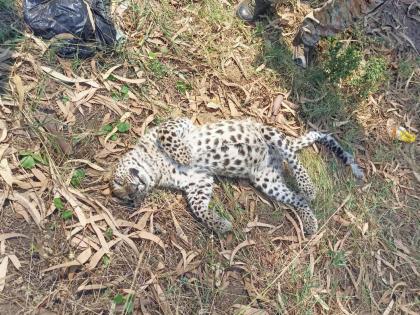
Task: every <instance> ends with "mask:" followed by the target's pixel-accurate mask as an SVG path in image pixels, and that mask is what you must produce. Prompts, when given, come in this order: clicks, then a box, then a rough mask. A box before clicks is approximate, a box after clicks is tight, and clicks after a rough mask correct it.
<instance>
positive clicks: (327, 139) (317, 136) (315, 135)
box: [289, 131, 365, 179]
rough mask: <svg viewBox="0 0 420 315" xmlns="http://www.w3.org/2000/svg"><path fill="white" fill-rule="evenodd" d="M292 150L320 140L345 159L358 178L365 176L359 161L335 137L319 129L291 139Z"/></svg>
mask: <svg viewBox="0 0 420 315" xmlns="http://www.w3.org/2000/svg"><path fill="white" fill-rule="evenodd" d="M289 140H290V143H291V146H292V150H293V151H294V152H296V151H299V150H301V149H302V148H304V147H307V146H310V145H311V144H313V143H315V142H318V143H320V144H322V145H324V146H325V147H327V148H328V149H329V150H330V151H332V152H334V154H335V155H336V156H337V157H338V158H339V159H340V160H341V161H343V163H344V164H346V165H350V167H351V170H352V172H353V174H354V176H356V177H357V178H360V179H361V178H364V176H365V175H364V173H363V170H362V169H361V168H360V166H359V165H358V164H357V162H356V161H355V160H354V157H353V155H352V154H350V153H349V152H347V151H345V150H344V149H343V148H342V146H341V145H340V144H339V143H338V142H337V140H335V139H334V137H332V136H331V135H329V134H324V133H321V132H317V131H310V132H308V133H307V134H306V135H303V136H302V137H300V138H297V139H289Z"/></svg>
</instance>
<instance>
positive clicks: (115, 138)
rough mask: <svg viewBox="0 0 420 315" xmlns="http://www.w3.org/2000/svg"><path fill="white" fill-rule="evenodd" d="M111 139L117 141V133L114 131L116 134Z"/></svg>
mask: <svg viewBox="0 0 420 315" xmlns="http://www.w3.org/2000/svg"><path fill="white" fill-rule="evenodd" d="M109 139H111V140H112V141H115V140H117V135H116V134H115V133H114V134H113V135H112V136H111V138H109Z"/></svg>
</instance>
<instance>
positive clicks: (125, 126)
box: [117, 122, 130, 132]
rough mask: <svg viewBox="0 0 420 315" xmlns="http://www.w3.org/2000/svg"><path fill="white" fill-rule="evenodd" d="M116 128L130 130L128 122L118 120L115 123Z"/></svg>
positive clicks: (122, 130)
mask: <svg viewBox="0 0 420 315" xmlns="http://www.w3.org/2000/svg"><path fill="white" fill-rule="evenodd" d="M117 129H118V131H119V132H127V131H128V130H130V124H129V123H128V122H120V123H118V124H117Z"/></svg>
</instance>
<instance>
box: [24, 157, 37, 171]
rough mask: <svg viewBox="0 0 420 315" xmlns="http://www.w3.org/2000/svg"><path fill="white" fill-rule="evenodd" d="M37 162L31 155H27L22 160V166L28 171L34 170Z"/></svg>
mask: <svg viewBox="0 0 420 315" xmlns="http://www.w3.org/2000/svg"><path fill="white" fill-rule="evenodd" d="M35 164H36V162H35V160H34V158H33V157H32V156H31V155H26V156H24V157H23V158H22V159H21V160H20V165H21V166H22V167H23V168H26V169H32V168H34V167H35Z"/></svg>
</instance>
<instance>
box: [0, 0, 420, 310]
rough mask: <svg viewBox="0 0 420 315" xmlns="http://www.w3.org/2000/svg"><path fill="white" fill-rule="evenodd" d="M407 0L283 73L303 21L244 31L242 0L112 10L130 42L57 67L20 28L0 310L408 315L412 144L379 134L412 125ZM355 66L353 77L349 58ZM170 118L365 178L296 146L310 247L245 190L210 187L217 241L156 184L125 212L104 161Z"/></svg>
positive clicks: (413, 256) (1, 228)
mask: <svg viewBox="0 0 420 315" xmlns="http://www.w3.org/2000/svg"><path fill="white" fill-rule="evenodd" d="M411 3H412V2H410V1H389V3H387V4H386V6H383V8H381V9H380V10H379V11H377V12H375V13H374V14H373V15H370V16H368V17H366V19H365V20H364V21H361V23H360V24H358V25H357V26H356V27H355V28H353V30H351V31H349V32H347V33H344V34H341V35H339V36H338V37H337V41H336V42H335V44H334V43H332V42H330V41H327V40H323V41H322V42H321V43H320V47H319V50H318V54H317V55H318V58H317V61H316V63H315V65H314V66H313V67H311V68H310V69H307V70H302V69H299V68H297V67H296V66H295V65H294V64H293V62H292V60H291V52H290V47H291V46H290V41H291V39H292V38H293V35H294V31H295V30H296V28H297V25H298V23H299V22H300V21H301V20H302V18H303V16H304V15H305V13H307V12H308V10H309V7H308V5H307V4H304V3H299V2H296V1H285V2H284V3H283V4H281V5H279V7H278V8H277V9H278V10H277V11H278V15H276V14H273V15H272V16H269V17H267V18H265V19H264V20H263V21H261V22H259V23H257V24H256V25H251V26H249V25H245V24H244V23H242V22H241V21H239V20H238V19H237V18H236V17H235V16H234V10H235V6H236V4H237V3H236V2H234V3H233V2H230V1H217V0H206V1H183V0H180V1H177V0H171V1H160V2H154V1H145V2H140V1H137V0H134V1H131V2H128V8H127V9H126V10H125V11H124V13H123V14H122V15H121V16H118V15H117V14H115V19H116V21H117V24H118V25H119V26H120V27H121V29H122V30H123V31H124V33H125V34H126V36H127V40H126V42H125V43H123V44H121V45H119V46H118V47H117V48H116V49H115V51H113V52H99V53H98V54H97V55H96V56H95V57H94V58H92V59H89V60H64V59H60V58H58V57H57V56H56V55H55V53H54V51H51V50H49V49H48V45H49V43H48V42H44V41H42V40H40V39H39V38H35V37H34V36H32V35H31V34H30V32H29V31H27V30H26V31H23V32H22V34H21V35H20V36H17V37H15V38H14V39H11V40H8V41H5V42H4V43H3V44H2V45H1V46H0V75H1V79H0V83H1V84H2V87H1V89H0V91H2V92H1V93H2V94H1V95H0V208H1V209H2V210H1V213H0V314H410V315H411V314H418V313H419V312H420V305H419V293H420V289H419V276H420V275H419V263H418V259H419V252H418V248H419V245H420V244H419V236H420V235H419V228H418V226H419V208H420V207H419V204H420V200H419V199H420V197H419V194H418V192H419V191H420V190H419V188H420V187H419V181H420V171H419V158H418V157H419V156H420V155H419V147H418V141H417V142H414V143H411V144H407V143H403V142H399V141H396V140H393V139H390V137H389V135H388V133H387V131H386V126H387V123H388V124H389V122H390V121H391V119H392V120H393V121H395V122H396V123H397V124H399V125H402V126H404V127H406V128H407V129H408V130H409V131H411V132H412V133H414V134H416V133H418V128H419V113H420V107H419V104H420V88H419V85H420V70H419V64H420V60H419V56H418V52H416V49H419V47H418V43H419V38H418V34H419V29H420V28H419V22H418V20H416V19H415V17H416V16H417V17H418V13H416V12H418V11H415V10H413V7H410V4H411ZM390 6H391V7H390ZM409 7H410V8H411V11H410V16H408V8H409ZM390 8H391V9H390ZM416 8H417V9H416ZM414 9H416V10H418V7H415V8H414ZM387 10H388V11H387ZM389 12H393V14H391V16H393V17H394V19H393V20H392V21H391V20H389V19H390V14H389ZM415 14H417V15H415ZM413 16H414V17H413ZM391 22H392V23H391ZM398 23H399V24H398ZM401 34H403V35H401ZM337 43H338V44H339V46H334V45H338V44H337ZM334 47H339V48H340V49H339V51H338V52H337V51H335V50H334ZM352 49H354V50H352ZM355 51H356V52H355ZM346 52H348V55H346ZM343 56H344V57H343ZM354 56H356V57H354ZM357 56H358V57H357ZM353 57H354V58H353ZM359 57H360V59H357V58H359ZM342 58H344V59H342ZM346 58H348V59H346ZM352 58H353V59H352ZM356 59H357V60H358V63H357V67H355V68H354V69H353V68H352V69H350V70H351V71H350V70H349V68H348V67H349V66H348V64H351V62H350V63H345V62H343V60H344V61H346V60H356ZM346 67H347V68H346ZM347 70H349V71H347ZM346 71H347V72H349V73H347V72H346ZM337 78H338V79H337ZM276 98H277V100H280V102H277V103H276V105H273V100H274V99H276ZM176 116H188V117H190V118H192V119H193V120H194V121H195V122H196V123H197V124H203V123H206V122H208V121H213V120H218V119H224V118H232V117H233V118H237V119H243V118H246V117H252V118H254V119H256V120H259V121H262V122H265V123H267V124H270V125H274V126H276V127H278V128H279V129H281V130H283V131H284V132H285V133H286V134H288V135H291V136H298V135H301V134H303V133H305V132H306V131H307V130H310V129H318V130H322V131H328V132H333V133H334V134H335V135H336V136H337V138H339V139H340V141H341V142H342V143H343V144H344V145H345V146H346V147H347V148H348V149H350V150H352V151H353V152H354V153H355V155H356V156H357V160H358V161H359V162H360V164H361V165H362V167H363V168H364V170H365V172H366V174H367V178H366V180H365V181H364V182H356V181H355V179H354V178H353V177H352V176H351V174H350V172H349V170H348V169H346V168H345V167H343V165H341V164H340V163H339V162H338V161H336V160H335V159H334V158H333V157H332V155H330V154H328V152H326V151H325V150H323V149H321V148H318V147H315V146H314V147H313V148H309V149H307V150H305V151H304V152H302V154H301V158H302V161H303V162H304V164H305V166H306V167H307V168H308V170H309V172H310V174H311V176H312V178H313V179H314V182H315V184H316V185H317V188H318V191H319V193H318V197H317V199H316V200H315V201H314V202H313V208H314V209H315V212H316V215H317V217H318V219H319V222H320V226H321V227H320V230H319V232H318V234H317V235H315V236H314V237H313V238H311V239H307V238H305V237H304V236H303V235H302V233H301V231H300V228H299V220H298V218H297V217H296V216H295V215H294V214H293V211H292V210H291V209H287V208H286V207H285V206H283V205H281V204H279V205H277V204H276V205H273V204H272V203H271V202H270V201H269V200H266V199H265V197H264V196H261V195H259V194H257V193H256V192H255V191H254V190H253V189H252V188H251V187H250V186H249V185H248V184H247V183H246V182H238V181H225V180H220V181H219V183H218V187H217V189H216V194H215V197H214V200H213V202H212V204H211V207H214V209H216V210H217V211H219V212H220V213H222V214H223V215H226V216H228V217H229V218H231V219H232V221H233V222H234V232H232V233H231V234H229V235H226V236H225V237H222V238H218V237H217V236H216V235H212V233H211V232H210V231H209V230H207V229H205V228H204V227H202V226H201V225H200V224H199V223H197V222H196V221H195V220H194V219H193V218H192V217H191V215H190V214H189V212H188V211H187V206H186V203H185V201H184V199H183V197H182V195H181V194H179V193H178V192H170V191H162V190H157V191H156V192H154V193H153V194H152V195H151V196H149V197H148V198H147V200H146V201H145V202H144V203H143V204H142V206H141V207H140V208H139V209H135V210H134V211H133V210H130V209H127V208H125V207H124V206H123V205H121V204H118V203H117V202H115V201H113V199H112V198H111V196H110V191H109V188H108V181H109V170H110V169H111V168H112V166H113V165H114V163H115V162H116V161H117V159H118V158H119V157H120V156H121V155H122V154H123V153H125V152H127V150H129V149H130V148H131V147H132V146H133V145H134V144H135V142H136V139H137V138H138V137H139V136H141V135H142V133H143V132H144V131H145V130H147V128H149V127H151V126H154V125H157V124H159V123H160V122H162V121H164V120H166V119H168V118H170V117H176ZM114 127H116V128H114ZM290 184H291V185H293V184H294V183H293V180H292V179H291V180H290Z"/></svg>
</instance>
